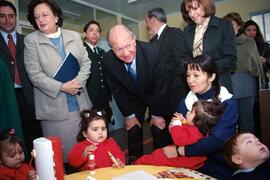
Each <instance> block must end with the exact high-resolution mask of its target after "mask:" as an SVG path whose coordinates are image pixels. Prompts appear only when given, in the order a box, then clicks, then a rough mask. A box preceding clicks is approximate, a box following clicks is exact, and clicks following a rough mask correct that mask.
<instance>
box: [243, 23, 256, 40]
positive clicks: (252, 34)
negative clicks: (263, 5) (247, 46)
mask: <svg viewBox="0 0 270 180" xmlns="http://www.w3.org/2000/svg"><path fill="white" fill-rule="evenodd" d="M256 34H257V28H256V26H254V25H249V26H248V27H247V28H246V29H245V35H246V36H248V37H251V38H255V37H256Z"/></svg>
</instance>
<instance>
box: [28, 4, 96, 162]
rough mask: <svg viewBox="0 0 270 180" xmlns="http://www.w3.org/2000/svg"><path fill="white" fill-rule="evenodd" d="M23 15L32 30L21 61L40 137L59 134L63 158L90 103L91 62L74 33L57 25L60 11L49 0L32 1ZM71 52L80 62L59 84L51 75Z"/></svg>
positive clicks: (79, 39)
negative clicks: (74, 73) (87, 87)
mask: <svg viewBox="0 0 270 180" xmlns="http://www.w3.org/2000/svg"><path fill="white" fill-rule="evenodd" d="M27 18H28V20H29V22H30V23H31V24H32V25H33V27H34V28H35V29H36V31H34V32H32V33H30V34H29V35H27V36H26V37H25V40H24V43H25V50H24V63H25V66H26V70H27V73H28V75H29V78H30V80H31V82H32V83H33V86H34V99H35V111H36V117H37V119H38V120H40V122H41V127H42V131H43V135H44V136H51V135H54V136H59V137H60V138H61V142H62V145H63V157H64V161H66V156H67V153H68V152H69V150H70V149H71V148H72V146H73V145H74V144H75V143H76V136H77V134H78V132H79V122H80V111H81V110H83V109H90V108H91V107H92V103H91V101H90V99H89V97H88V94H87V91H86V90H85V84H86V80H87V78H88V77H89V74H90V66H91V61H90V59H89V58H88V54H87V52H86V50H85V48H84V46H83V44H82V41H81V37H80V35H79V34H78V33H76V32H73V31H69V30H64V29H62V28H60V27H61V26H62V24H63V13H62V10H61V9H60V8H59V6H58V5H57V4H56V3H55V2H54V1H52V0H32V1H31V2H30V4H29V6H28V15H27ZM69 53H72V54H73V55H74V56H75V57H76V59H77V60H78V62H79V64H80V70H79V72H78V75H77V76H76V77H75V78H74V79H73V80H71V81H68V82H65V83H62V82H60V81H57V80H55V79H54V74H55V72H56V71H57V69H58V68H59V67H60V65H61V63H62V61H63V60H64V59H65V57H66V56H67V55H68V54H69Z"/></svg>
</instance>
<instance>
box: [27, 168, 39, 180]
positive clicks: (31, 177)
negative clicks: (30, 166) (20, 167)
mask: <svg viewBox="0 0 270 180" xmlns="http://www.w3.org/2000/svg"><path fill="white" fill-rule="evenodd" d="M27 179H28V180H37V171H35V170H30V171H28V177H27Z"/></svg>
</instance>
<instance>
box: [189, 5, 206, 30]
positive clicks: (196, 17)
mask: <svg viewBox="0 0 270 180" xmlns="http://www.w3.org/2000/svg"><path fill="white" fill-rule="evenodd" d="M186 10H187V11H188V15H189V17H190V18H191V19H192V20H193V21H194V22H195V23H196V24H198V25H200V24H202V23H203V22H204V21H205V19H206V17H204V15H205V11H204V9H203V8H202V6H201V5H200V4H199V3H198V2H197V1H192V2H191V4H187V5H186Z"/></svg>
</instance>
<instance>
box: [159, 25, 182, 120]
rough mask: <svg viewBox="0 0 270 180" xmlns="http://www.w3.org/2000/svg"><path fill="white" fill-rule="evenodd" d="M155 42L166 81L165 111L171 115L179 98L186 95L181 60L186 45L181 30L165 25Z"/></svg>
mask: <svg viewBox="0 0 270 180" xmlns="http://www.w3.org/2000/svg"><path fill="white" fill-rule="evenodd" d="M155 43H157V44H158V46H159V48H160V49H159V57H160V59H161V61H162V63H163V67H164V75H165V77H166V83H167V88H168V89H167V95H166V96H167V97H168V98H166V100H167V101H168V102H167V103H164V104H165V106H166V109H167V113H168V114H169V115H172V114H173V113H174V112H175V111H176V108H177V105H178V104H179V102H180V100H181V99H182V98H184V97H185V95H186V91H187V90H186V83H185V82H186V80H185V78H184V77H185V76H184V71H183V70H184V69H183V61H184V59H183V58H184V57H185V55H186V51H187V47H186V44H185V40H184V36H183V32H182V31H181V30H180V29H178V28H171V27H168V26H166V27H165V28H164V30H163V31H162V33H161V34H160V37H159V39H158V40H157V41H155Z"/></svg>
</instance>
